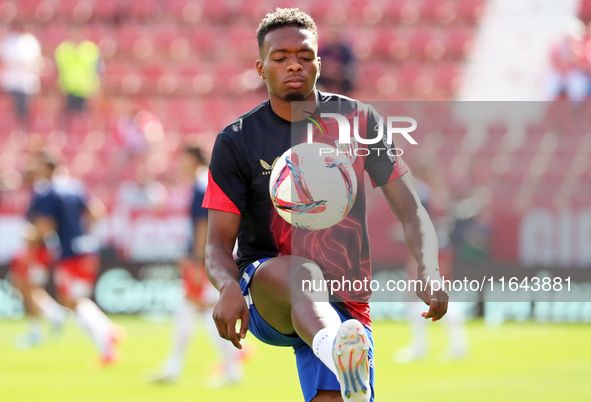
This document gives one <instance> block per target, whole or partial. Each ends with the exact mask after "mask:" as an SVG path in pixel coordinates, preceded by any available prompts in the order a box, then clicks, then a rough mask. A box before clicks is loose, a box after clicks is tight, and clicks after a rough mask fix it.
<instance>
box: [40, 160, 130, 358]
mask: <svg viewBox="0 0 591 402" xmlns="http://www.w3.org/2000/svg"><path fill="white" fill-rule="evenodd" d="M57 167H58V161H57V159H56V158H54V157H53V156H52V155H49V154H43V155H42V156H41V162H40V168H39V169H40V170H39V172H40V176H41V178H42V180H40V181H39V182H38V183H37V188H38V190H37V193H36V195H35V198H34V199H33V202H32V204H31V208H30V214H29V215H30V220H31V223H32V228H33V230H32V231H31V235H30V241H31V242H37V243H38V242H41V241H42V239H44V238H46V237H47V236H48V235H50V234H51V233H53V232H55V233H56V234H57V237H58V238H59V244H60V252H59V256H58V260H57V263H56V267H55V272H54V279H55V285H56V290H57V294H58V300H59V302H60V303H61V304H62V305H63V306H65V307H67V308H69V309H71V310H72V311H74V313H75V315H76V319H77V321H78V323H79V324H80V325H81V327H82V328H83V329H84V330H85V331H86V332H87V333H88V335H90V337H91V338H92V340H93V341H94V343H95V345H96V347H97V349H98V351H99V353H100V360H101V363H102V364H110V363H114V362H115V361H116V343H117V341H118V340H120V337H121V335H122V334H121V328H119V327H116V326H115V325H114V324H113V323H112V322H111V320H109V318H108V317H107V316H106V315H105V314H104V313H103V312H102V311H101V310H100V309H99V308H98V306H97V305H96V304H94V302H92V301H91V300H90V296H91V294H92V291H93V288H94V283H95V280H96V276H97V274H98V270H99V256H98V254H97V252H98V242H97V241H96V240H95V239H94V238H93V237H92V236H90V235H89V230H90V227H91V225H92V224H93V223H94V222H95V221H96V220H98V219H99V218H100V217H102V216H103V215H104V214H105V207H104V206H103V204H102V203H101V202H100V201H99V200H98V199H96V198H93V197H91V196H89V194H88V193H87V190H86V188H85V187H84V185H83V184H82V183H81V182H79V181H77V180H73V179H71V178H68V177H63V176H59V175H56V174H55V172H56V168H57Z"/></svg>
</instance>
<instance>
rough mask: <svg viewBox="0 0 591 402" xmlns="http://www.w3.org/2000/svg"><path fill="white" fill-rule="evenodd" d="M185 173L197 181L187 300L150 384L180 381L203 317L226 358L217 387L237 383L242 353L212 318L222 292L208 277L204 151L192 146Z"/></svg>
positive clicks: (185, 269)
mask: <svg viewBox="0 0 591 402" xmlns="http://www.w3.org/2000/svg"><path fill="white" fill-rule="evenodd" d="M179 162H180V165H181V170H182V171H183V173H184V174H186V175H187V176H188V177H190V178H191V179H192V180H194V185H193V195H192V199H191V206H190V214H191V227H192V232H193V235H192V237H191V242H190V243H189V250H188V256H187V258H185V259H184V260H183V261H181V262H180V264H179V265H180V268H181V274H182V278H183V285H184V288H185V298H184V299H183V302H182V304H181V305H180V307H179V309H178V311H177V316H176V323H175V329H174V336H173V344H172V349H171V351H170V354H169V356H168V358H167V359H166V362H165V364H164V366H163V368H162V370H161V372H160V373H157V374H155V375H153V376H151V377H150V378H149V379H148V380H149V381H150V382H174V381H176V380H177V379H178V377H179V375H180V373H181V370H182V366H183V361H184V358H185V355H186V353H187V347H188V345H189V339H191V335H192V334H193V330H194V324H195V320H196V318H197V317H198V316H199V317H200V318H201V322H202V323H203V325H204V327H205V329H206V330H207V332H209V334H210V335H211V338H212V340H214V342H216V344H217V346H218V349H219V352H220V354H221V355H222V356H223V360H224V364H223V373H222V375H223V378H221V379H220V381H219V382H218V383H217V384H214V385H216V386H221V385H224V384H231V383H236V382H238V381H239V380H240V377H241V374H242V368H241V359H240V356H239V351H238V350H236V349H235V348H234V347H233V346H232V345H231V344H230V343H228V342H226V341H225V340H223V339H221V338H220V337H219V336H218V333H217V329H216V326H215V323H214V322H213V319H212V311H213V306H214V305H215V303H216V301H217V300H218V298H219V294H218V291H217V290H216V289H215V288H214V287H213V286H212V285H211V283H210V282H209V279H207V276H206V274H205V266H204V264H205V242H206V238H207V209H205V208H203V207H202V206H201V205H202V204H203V198H204V196H205V189H206V188H207V170H208V169H207V160H206V159H205V157H204V156H203V152H202V151H201V148H199V147H198V146H194V145H188V146H186V147H185V149H184V150H183V153H182V154H181V157H180V160H179Z"/></svg>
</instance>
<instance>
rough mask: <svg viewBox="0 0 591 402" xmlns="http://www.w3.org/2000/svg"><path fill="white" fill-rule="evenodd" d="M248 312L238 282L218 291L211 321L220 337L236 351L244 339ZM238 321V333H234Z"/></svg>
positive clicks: (240, 347) (248, 316)
mask: <svg viewBox="0 0 591 402" xmlns="http://www.w3.org/2000/svg"><path fill="white" fill-rule="evenodd" d="M249 318H250V312H249V311H248V306H247V305H246V301H245V300H244V296H243V295H242V290H241V289H240V285H239V284H238V282H234V283H229V284H228V285H226V286H224V287H223V288H222V289H221V291H220V299H219V300H218V302H217V303H216V305H215V307H214V309H213V320H214V321H215V325H216V327H217V329H218V332H219V334H220V336H221V337H222V338H224V339H227V340H229V341H230V342H232V344H233V345H234V346H235V347H237V348H238V349H242V345H241V344H240V341H241V340H242V339H244V338H246V331H247V330H248V321H249ZM238 320H240V332H236V322H237V321H238Z"/></svg>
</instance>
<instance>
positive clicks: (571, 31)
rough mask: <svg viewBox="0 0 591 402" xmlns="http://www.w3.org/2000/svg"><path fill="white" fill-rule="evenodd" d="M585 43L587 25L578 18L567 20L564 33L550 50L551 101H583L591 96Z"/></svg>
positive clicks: (549, 93)
mask: <svg viewBox="0 0 591 402" xmlns="http://www.w3.org/2000/svg"><path fill="white" fill-rule="evenodd" d="M585 44H586V34H585V25H584V24H583V23H582V22H581V21H580V20H579V19H577V18H573V19H571V20H568V21H567V23H566V24H565V36H564V37H563V38H562V39H561V40H560V41H558V43H556V44H555V45H554V46H553V47H552V49H551V51H550V61H551V65H552V70H551V71H550V75H549V77H548V88H547V91H548V98H549V100H558V99H562V98H566V100H570V101H582V100H584V99H585V98H586V97H587V96H588V95H589V90H590V88H591V79H590V78H589V59H588V58H587V57H586V55H585V50H586V46H585Z"/></svg>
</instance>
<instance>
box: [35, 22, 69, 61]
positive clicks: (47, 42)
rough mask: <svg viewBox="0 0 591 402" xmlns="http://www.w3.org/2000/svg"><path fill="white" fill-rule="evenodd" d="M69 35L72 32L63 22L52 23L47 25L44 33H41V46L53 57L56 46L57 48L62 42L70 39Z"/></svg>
mask: <svg viewBox="0 0 591 402" xmlns="http://www.w3.org/2000/svg"><path fill="white" fill-rule="evenodd" d="M69 36H70V34H69V32H68V28H67V27H65V26H64V25H62V24H51V25H49V26H47V28H46V29H45V31H44V32H43V33H42V34H40V35H39V41H40V42H41V48H42V49H43V50H44V51H45V53H46V54H49V55H51V57H53V52H54V50H55V48H57V47H58V46H59V44H60V43H62V42H63V41H65V40H66V39H68V37H69Z"/></svg>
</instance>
